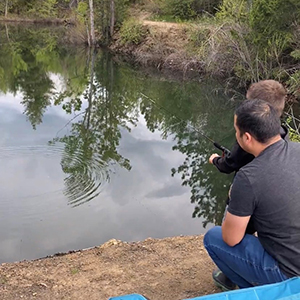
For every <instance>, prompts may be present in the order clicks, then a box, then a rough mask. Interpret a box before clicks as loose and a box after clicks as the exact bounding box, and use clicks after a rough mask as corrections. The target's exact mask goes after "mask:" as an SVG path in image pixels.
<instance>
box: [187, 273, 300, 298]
mask: <svg viewBox="0 0 300 300" xmlns="http://www.w3.org/2000/svg"><path fill="white" fill-rule="evenodd" d="M298 299H299V300H300V277H296V278H292V279H289V280H286V281H283V282H279V283H273V284H267V285H261V286H257V287H253V288H248V289H241V290H235V291H231V292H224V293H218V294H213V295H207V296H202V297H197V298H193V299H185V300H298Z"/></svg>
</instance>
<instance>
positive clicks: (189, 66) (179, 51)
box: [109, 12, 202, 77]
mask: <svg viewBox="0 0 300 300" xmlns="http://www.w3.org/2000/svg"><path fill="white" fill-rule="evenodd" d="M133 15H136V19H137V20H140V22H141V23H142V24H143V28H144V32H145V33H146V34H145V36H144V38H143V40H142V41H141V42H140V43H139V44H130V43H127V44H124V43H122V39H121V36H120V33H116V34H115V36H114V39H113V42H112V43H111V45H110V46H109V49H110V50H111V51H112V52H114V53H118V54H122V55H125V56H127V57H128V59H129V60H130V61H135V62H136V63H138V64H140V65H142V66H154V67H156V68H158V69H159V70H162V71H164V70H172V71H179V72H181V73H183V74H184V75H185V76H187V77H194V76H195V75H196V73H197V75H198V76H199V72H200V73H201V70H202V66H201V62H199V61H198V60H197V58H196V55H195V53H192V52H190V51H189V47H190V46H189V45H190V37H191V33H190V31H191V30H192V28H193V25H191V24H189V25H187V24H179V23H169V22H153V21H149V20H147V19H146V18H145V16H143V15H142V16H141V15H139V14H138V13H136V12H133Z"/></svg>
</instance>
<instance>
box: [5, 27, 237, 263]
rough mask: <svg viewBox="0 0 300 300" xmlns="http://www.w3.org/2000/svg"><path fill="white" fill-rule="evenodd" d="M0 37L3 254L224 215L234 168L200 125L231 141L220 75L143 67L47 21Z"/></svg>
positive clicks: (186, 230) (184, 230) (12, 256)
mask: <svg viewBox="0 0 300 300" xmlns="http://www.w3.org/2000/svg"><path fill="white" fill-rule="evenodd" d="M0 36H1V45H0V91H1V93H0V129H1V135H0V165H1V172H0V182H1V185H0V240H1V243H0V262H4V261H14V260H21V259H32V258H37V257H42V256H46V255H51V254H54V253H56V252H64V251H68V250H73V249H81V248H87V247H92V246H95V245H99V244H101V243H103V242H105V241H107V240H109V239H111V238H116V239H121V240H125V241H134V240H142V239H145V238H147V237H157V238H161V237H167V236H174V235H180V234H184V235H188V234H199V233H204V232H205V231H206V230H207V228H210V227H211V226H212V224H213V223H220V221H221V219H222V216H223V209H224V204H225V199H226V195H227V191H228V187H229V184H230V182H231V176H227V175H224V174H220V173H219V172H218V171H217V170H216V169H215V168H214V167H213V166H211V165H210V164H208V162H207V161H208V157H209V155H210V154H211V153H213V152H216V150H215V149H214V148H213V146H212V145H211V143H210V142H209V141H208V140H206V139H205V138H203V137H202V136H201V134H200V133H201V132H202V133H205V134H206V135H207V136H209V137H212V138H213V139H215V140H216V141H218V142H221V143H222V144H224V145H225V146H227V147H230V146H231V144H232V141H233V138H234V130H233V125H232V119H233V117H232V112H233V106H234V105H233V103H232V102H230V101H229V99H228V97H227V96H225V95H224V94H223V92H222V91H223V86H222V85H221V84H219V83H217V82H214V81H212V80H207V81H203V82H201V83H199V82H185V83H183V82H179V81H170V80H166V79H163V78H162V77H160V76H159V75H158V74H152V75H149V73H148V74H145V73H143V71H141V70H138V69H133V68H132V67H130V66H128V65H125V64H124V63H123V64H122V63H117V62H116V59H112V58H111V57H110V55H109V53H107V52H102V51H98V53H94V52H91V51H89V50H86V49H78V48H77V49H76V48H75V47H73V48H70V47H67V46H66V45H65V43H64V35H63V32H61V31H60V30H57V29H53V28H52V29H49V28H44V29H43V28H39V29H36V28H33V27H29V28H24V27H23V28H21V27H8V26H6V27H5V26H1V27H0ZM193 216H194V217H193ZM206 225H207V226H206Z"/></svg>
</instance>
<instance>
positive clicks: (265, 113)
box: [235, 100, 281, 144]
mask: <svg viewBox="0 0 300 300" xmlns="http://www.w3.org/2000/svg"><path fill="white" fill-rule="evenodd" d="M235 115H236V126H237V127H238V128H239V130H240V133H241V135H242V134H244V133H245V132H248V133H250V134H251V135H252V136H253V137H254V138H255V139H256V140H257V141H258V142H260V143H263V144H265V143H267V142H268V141H269V140H270V139H271V138H272V137H275V136H276V135H278V134H279V133H280V126H281V125H280V118H279V116H278V114H277V111H276V110H275V108H274V107H273V106H272V105H271V104H269V103H267V102H265V101H262V100H245V101H243V102H242V104H241V105H240V106H239V107H238V108H237V109H236V111H235Z"/></svg>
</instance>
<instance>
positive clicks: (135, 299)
mask: <svg viewBox="0 0 300 300" xmlns="http://www.w3.org/2000/svg"><path fill="white" fill-rule="evenodd" d="M109 300H147V299H146V298H145V297H143V296H142V295H139V294H130V295H124V296H118V297H114V298H109Z"/></svg>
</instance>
